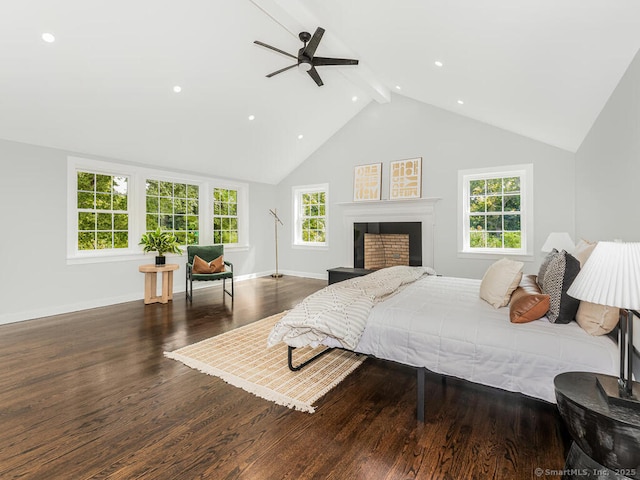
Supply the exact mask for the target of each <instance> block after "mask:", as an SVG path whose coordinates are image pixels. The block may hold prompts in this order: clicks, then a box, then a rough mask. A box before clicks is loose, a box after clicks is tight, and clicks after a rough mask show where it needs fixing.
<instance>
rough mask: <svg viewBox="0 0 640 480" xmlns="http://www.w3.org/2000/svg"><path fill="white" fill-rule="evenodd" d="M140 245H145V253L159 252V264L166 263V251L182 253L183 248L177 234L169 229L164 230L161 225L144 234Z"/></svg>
mask: <svg viewBox="0 0 640 480" xmlns="http://www.w3.org/2000/svg"><path fill="white" fill-rule="evenodd" d="M138 245H144V249H143V250H144V253H147V252H158V255H157V256H156V265H157V266H161V265H164V264H165V257H164V254H165V253H178V254H180V255H182V250H181V249H180V244H179V243H178V240H177V239H176V236H175V235H174V234H173V233H172V232H169V231H168V230H162V229H161V228H160V227H158V228H156V229H155V231H153V232H147V233H145V234H144V235H142V238H140V243H139V244H138Z"/></svg>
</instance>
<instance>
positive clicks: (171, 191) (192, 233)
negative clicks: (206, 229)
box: [145, 179, 200, 246]
mask: <svg viewBox="0 0 640 480" xmlns="http://www.w3.org/2000/svg"><path fill="white" fill-rule="evenodd" d="M145 192H146V230H147V232H149V231H152V230H155V229H156V228H158V227H160V228H162V229H163V230H171V231H172V232H173V233H174V235H175V236H176V238H177V240H178V242H179V243H180V244H181V245H185V246H186V245H197V244H198V240H199V239H198V233H199V231H200V220H199V216H198V212H199V198H200V187H199V186H198V185H192V184H188V183H173V182H165V181H160V180H152V179H147V180H146V187H145Z"/></svg>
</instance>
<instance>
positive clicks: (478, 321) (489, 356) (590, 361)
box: [323, 276, 618, 403]
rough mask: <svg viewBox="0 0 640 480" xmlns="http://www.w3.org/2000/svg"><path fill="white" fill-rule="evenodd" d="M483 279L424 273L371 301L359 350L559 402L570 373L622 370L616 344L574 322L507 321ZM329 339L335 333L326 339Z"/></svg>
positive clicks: (507, 310)
mask: <svg viewBox="0 0 640 480" xmlns="http://www.w3.org/2000/svg"><path fill="white" fill-rule="evenodd" d="M479 290H480V280H473V279H465V278H450V277H436V276H424V277H422V278H421V279H419V280H418V281H416V282H414V283H412V284H411V285H408V286H407V287H405V288H404V289H403V290H402V291H401V292H399V293H398V294H397V295H395V296H393V297H391V298H389V299H387V300H385V301H384V302H381V303H379V304H377V305H376V306H374V307H373V308H372V310H371V312H370V314H369V318H368V320H367V324H366V327H365V329H364V332H363V334H362V336H361V338H360V341H359V342H358V345H357V346H356V347H355V351H357V352H360V353H365V354H369V355H374V356H376V357H378V358H381V359H386V360H393V361H396V362H400V363H403V364H406V365H411V366H414V367H426V368H427V369H429V370H430V371H432V372H436V373H440V374H445V375H452V376H455V377H459V378H462V379H466V380H470V381H472V382H476V383H480V384H484V385H489V386H493V387H498V388H501V389H504V390H509V391H513V392H521V393H523V394H525V395H529V396H532V397H536V398H540V399H543V400H547V401H549V402H552V403H555V394H554V385H553V379H554V377H555V376H556V375H558V374H559V373H562V372H567V371H589V372H596V373H605V374H610V375H614V376H617V375H618V348H617V345H616V343H615V342H614V341H613V340H612V339H611V338H609V337H608V336H606V335H605V336H600V337H593V336H591V335H589V334H587V333H586V332H585V331H584V330H583V329H582V328H580V326H579V325H578V324H577V323H576V322H571V323H569V324H566V325H557V324H553V323H550V322H549V321H548V320H547V319H546V317H543V318H541V319H540V320H536V321H534V322H530V323H525V324H513V323H510V322H509V307H508V306H507V307H504V308H500V309H497V310H496V309H494V308H493V307H492V306H491V305H489V304H488V303H486V302H485V301H483V300H481V299H480V298H479ZM323 343H326V344H331V343H332V342H331V341H330V339H325V342H323Z"/></svg>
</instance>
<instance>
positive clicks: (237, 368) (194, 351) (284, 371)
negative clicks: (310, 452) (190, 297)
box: [164, 312, 366, 413]
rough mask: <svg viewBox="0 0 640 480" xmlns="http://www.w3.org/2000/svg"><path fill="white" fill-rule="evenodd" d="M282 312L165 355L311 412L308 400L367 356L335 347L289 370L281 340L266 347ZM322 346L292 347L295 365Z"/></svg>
mask: <svg viewBox="0 0 640 480" xmlns="http://www.w3.org/2000/svg"><path fill="white" fill-rule="evenodd" d="M285 313H286V312H282V313H279V314H277V315H273V316H271V317H267V318H263V319H262V320H258V321H257V322H254V323H251V324H249V325H245V326H244V327H240V328H236V329H234V330H231V331H229V332H226V333H223V334H222V335H217V336H215V337H211V338H208V339H207V340H203V341H201V342H198V343H194V344H193V345H188V346H186V347H183V348H180V349H178V350H175V351H173V352H165V353H164V354H165V356H167V357H169V358H172V359H174V360H179V361H181V362H183V363H184V364H185V365H187V366H189V367H191V368H194V369H196V370H199V371H201V372H203V373H206V374H208V375H215V376H216V377H220V378H221V379H222V380H224V381H225V382H227V383H230V384H231V385H234V386H236V387H239V388H242V389H243V390H246V391H247V392H250V393H253V394H254V395H257V396H258V397H261V398H264V399H265V400H269V401H272V402H275V403H277V404H278V405H284V406H285V407H289V408H295V409H296V410H300V411H302V412H309V413H313V412H314V411H315V407H314V406H313V404H314V403H315V402H316V401H317V400H318V399H319V398H320V397H322V396H323V395H324V394H325V393H327V392H328V391H329V390H331V389H332V388H333V387H335V386H336V385H338V384H339V383H340V382H341V381H342V380H344V379H345V378H346V377H347V375H349V374H350V373H351V372H353V371H354V370H355V369H356V368H358V367H359V366H360V365H361V364H362V362H364V360H365V359H366V357H365V356H364V355H360V356H358V355H356V354H355V353H352V352H347V351H344V350H338V349H336V350H333V351H331V352H329V353H327V354H326V355H324V356H322V357H320V358H319V359H318V360H316V361H315V362H313V363H311V364H309V365H307V366H306V367H304V368H303V369H302V370H300V371H298V372H292V371H291V370H289V367H288V366H287V346H286V345H285V344H284V343H280V344H278V345H276V346H274V347H271V348H267V337H268V336H269V333H270V332H271V329H272V328H273V326H274V325H275V323H276V322H277V321H278V320H280V318H282V316H284V315H285ZM323 348H325V347H322V346H321V347H318V348H317V349H312V348H309V347H305V348H296V350H295V352H294V362H295V364H296V365H297V364H299V363H300V362H302V361H304V360H305V358H309V357H311V356H312V355H314V354H315V353H317V352H319V351H321V350H322V349H323Z"/></svg>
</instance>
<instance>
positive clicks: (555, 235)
mask: <svg viewBox="0 0 640 480" xmlns="http://www.w3.org/2000/svg"><path fill="white" fill-rule="evenodd" d="M575 247H576V245H575V243H573V240H572V239H571V236H570V235H569V234H568V233H567V232H551V233H550V234H549V236H548V237H547V239H546V240H545V242H544V245H542V248H541V249H540V250H541V251H543V252H550V251H551V250H553V249H554V248H555V249H556V250H558V251H559V252H561V251H562V250H565V251H567V252H569V253H571V252H572V251H573V249H574V248H575Z"/></svg>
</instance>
